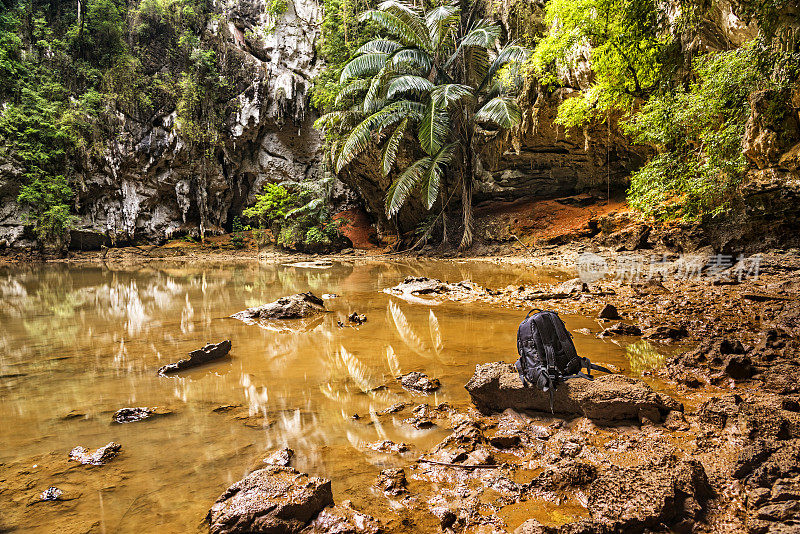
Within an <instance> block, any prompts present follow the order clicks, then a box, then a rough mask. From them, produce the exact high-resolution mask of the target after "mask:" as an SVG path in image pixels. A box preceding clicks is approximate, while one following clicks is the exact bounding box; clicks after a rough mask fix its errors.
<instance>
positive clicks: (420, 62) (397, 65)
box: [390, 48, 433, 77]
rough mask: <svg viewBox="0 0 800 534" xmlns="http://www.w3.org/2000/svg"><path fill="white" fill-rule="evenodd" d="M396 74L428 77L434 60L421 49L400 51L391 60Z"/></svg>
mask: <svg viewBox="0 0 800 534" xmlns="http://www.w3.org/2000/svg"><path fill="white" fill-rule="evenodd" d="M390 61H391V65H392V68H394V70H395V72H397V73H402V74H418V75H420V76H423V77H426V76H427V75H428V73H429V72H430V71H431V67H432V65H433V59H432V58H431V55H430V54H428V53H427V52H425V51H424V50H420V49H419V48H404V49H401V50H398V51H397V52H395V53H394V54H392V57H391V59H390Z"/></svg>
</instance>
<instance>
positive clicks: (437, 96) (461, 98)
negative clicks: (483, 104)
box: [431, 83, 475, 109]
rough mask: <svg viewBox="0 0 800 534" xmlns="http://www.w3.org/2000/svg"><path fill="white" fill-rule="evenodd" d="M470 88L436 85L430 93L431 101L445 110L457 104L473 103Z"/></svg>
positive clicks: (457, 84)
mask: <svg viewBox="0 0 800 534" xmlns="http://www.w3.org/2000/svg"><path fill="white" fill-rule="evenodd" d="M473 91H474V90H473V89H472V87H470V86H469V85H462V84H459V83H446V84H442V85H437V86H436V87H434V89H433V90H432V91H431V99H432V100H433V101H434V102H436V103H437V104H441V105H442V106H443V107H445V108H448V109H449V108H450V106H452V105H453V104H456V103H458V102H466V103H470V102H474V101H475V94H474V93H473Z"/></svg>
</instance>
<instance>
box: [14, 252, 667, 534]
mask: <svg viewBox="0 0 800 534" xmlns="http://www.w3.org/2000/svg"><path fill="white" fill-rule="evenodd" d="M410 275H414V276H430V277H436V278H440V279H442V280H444V281H451V282H455V281H459V280H463V279H471V280H473V281H475V282H476V283H478V284H481V285H485V286H490V287H504V286H506V285H509V284H514V285H522V284H532V283H536V282H545V283H552V282H556V281H559V280H563V279H565V278H567V277H568V275H567V274H566V273H558V272H553V271H532V270H530V269H529V268H524V267H514V266H503V267H498V266H496V265H492V264H488V263H487V264H483V263H453V262H410V261H391V262H370V261H361V262H341V263H335V264H334V265H333V266H331V267H330V268H326V269H308V268H302V267H298V266H282V265H276V264H268V263H256V262H253V263H241V264H232V265H226V264H208V265H203V264H170V263H153V264H148V265H147V266H145V267H137V268H120V269H116V270H111V269H103V268H98V267H66V266H62V265H55V266H35V267H20V268H5V269H0V375H2V376H4V377H9V378H3V379H2V380H0V419H1V420H2V421H3V422H4V426H5V429H4V432H2V433H0V462H3V461H11V462H14V461H18V460H20V459H27V458H32V457H34V456H35V455H37V454H44V453H50V452H53V451H55V452H57V453H59V454H60V453H63V454H66V452H68V451H69V450H70V449H71V448H72V447H74V446H76V445H85V446H89V447H92V448H96V447H98V446H101V445H104V444H105V443H107V442H108V441H111V440H114V441H117V442H119V443H122V445H123V450H124V454H123V456H122V457H121V459H120V460H119V462H120V463H119V464H118V465H119V466H120V468H121V469H124V472H125V476H124V477H123V478H120V480H119V481H117V482H116V483H115V484H114V488H113V490H109V491H104V492H102V493H99V494H98V495H89V494H88V493H87V494H86V495H84V497H82V498H81V499H80V500H79V501H80V502H79V503H78V504H76V506H78V511H77V512H76V514H77V515H76V517H77V516H80V514H86V516H87V517H95V516H96V514H97V510H98V509H100V507H101V503H100V501H99V499H100V497H99V495H102V510H103V514H104V521H105V524H109V525H112V526H113V525H116V524H120V525H121V526H120V527H119V531H123V532H141V531H158V532H185V531H187V530H190V529H194V528H195V527H196V520H197V518H198V517H201V516H202V515H203V513H204V512H205V510H206V508H207V506H208V504H209V503H210V502H212V501H213V499H214V498H215V497H216V496H217V495H218V493H219V492H220V491H221V490H222V489H224V488H225V487H226V486H227V485H228V484H230V483H232V482H233V481H234V480H236V479H238V478H240V477H241V476H242V475H243V474H244V473H245V472H246V471H247V470H248V469H249V468H251V467H252V466H253V465H254V464H256V463H257V462H258V461H260V460H259V459H260V458H262V457H263V456H264V454H265V453H266V451H269V450H270V449H273V448H276V447H283V446H289V447H292V448H293V449H295V451H296V456H295V458H296V464H297V466H298V468H300V469H303V470H307V471H309V472H312V473H314V474H318V475H323V476H328V477H331V478H332V479H333V481H334V491H335V492H337V499H338V498H339V496H340V495H339V494H343V495H345V497H344V498H350V499H353V500H355V501H358V499H368V498H369V497H368V493H367V492H364V491H363V488H364V487H365V486H366V485H369V484H370V483H371V482H372V479H373V478H374V476H375V474H376V473H377V470H378V469H379V468H380V467H381V466H385V465H387V464H391V463H392V462H400V461H402V459H400V458H398V457H396V456H387V455H385V454H379V453H376V452H375V451H374V450H372V444H374V443H375V442H376V441H381V440H386V439H389V440H393V441H396V442H406V443H409V444H411V445H412V446H414V445H416V446H417V447H418V448H427V447H428V446H430V445H432V444H433V443H435V442H436V441H438V440H439V439H441V438H442V437H443V435H444V433H445V431H444V430H443V429H440V428H436V427H434V428H432V429H425V430H418V429H415V428H413V427H412V426H410V425H408V424H405V423H403V418H404V417H407V415H406V416H404V417H399V416H398V417H393V416H389V417H386V416H379V415H378V414H379V413H380V412H381V411H382V410H384V409H385V408H387V407H389V406H391V405H393V404H395V403H397V402H400V401H408V400H411V399H414V400H416V401H417V402H427V403H429V404H438V403H440V402H445V401H446V402H448V403H450V404H452V405H456V406H458V405H463V404H466V403H467V400H468V399H467V394H466V392H465V390H464V389H463V385H464V383H465V382H466V381H467V380H468V378H469V377H470V376H471V374H472V372H473V370H474V368H475V365H476V364H478V363H483V362H486V361H497V360H506V361H513V359H515V358H516V342H515V339H516V329H517V325H518V324H519V321H520V320H521V317H522V316H523V315H524V313H520V312H519V311H517V310H511V309H496V308H490V307H488V306H486V305H480V304H461V303H443V304H441V305H439V306H436V307H435V308H432V307H430V306H427V305H424V306H422V305H417V304H413V303H409V302H406V301H403V300H400V299H398V298H396V297H393V296H390V295H387V294H384V293H382V292H381V290H382V289H384V288H386V287H390V286H394V285H395V284H397V283H398V282H399V281H401V280H402V279H403V278H405V277H406V276H410ZM309 290H310V291H313V292H314V293H316V294H317V295H321V294H323V293H336V294H338V295H340V297H339V298H336V299H332V300H327V301H326V303H325V304H326V306H327V307H329V308H330V310H331V313H328V314H325V315H323V316H322V317H318V318H316V319H315V320H314V321H312V322H310V323H308V324H304V326H303V328H299V329H297V328H295V329H291V328H276V329H268V328H259V327H257V326H251V325H247V324H244V323H242V322H240V321H237V320H234V319H229V318H228V317H229V316H230V315H232V314H233V313H236V312H238V311H241V310H243V309H245V308H248V307H252V306H257V305H260V304H264V303H266V302H271V301H273V300H275V299H277V298H279V297H281V296H284V295H287V294H291V293H296V292H302V291H309ZM356 311H357V312H358V313H363V314H366V315H367V317H368V321H367V322H366V323H364V324H363V325H361V326H359V327H357V328H338V327H337V321H342V322H345V320H346V319H345V318H346V317H347V315H349V314H350V313H353V312H356ZM566 319H567V323H568V325H569V327H570V328H571V329H576V328H581V327H586V326H592V325H593V323H592V321H591V320H590V319H584V318H580V317H572V318H569V317H568V318H566ZM223 339H231V340H232V342H233V348H232V350H231V353H230V355H229V357H227V358H225V359H223V360H220V361H219V362H215V363H213V364H210V365H207V366H204V367H200V368H197V369H193V370H190V371H186V372H182V373H180V374H178V375H174V376H171V377H169V378H167V377H159V376H158V375H157V374H156V370H157V369H158V368H159V367H161V366H162V365H164V364H166V363H169V362H173V361H176V360H178V359H180V358H182V357H184V356H185V355H186V353H188V352H189V351H191V350H194V349H196V348H198V347H201V346H203V345H205V343H207V342H218V341H221V340H223ZM576 343H578V344H579V346H578V348H579V351H581V352H582V353H585V354H586V355H587V356H589V357H590V358H591V359H592V360H593V361H596V362H598V363H601V364H602V363H615V364H618V365H622V364H623V363H624V362H626V357H629V358H631V359H630V367H631V368H632V369H633V370H634V372H639V369H640V367H639V365H640V364H639V363H634V362H635V361H644V360H645V359H646V358H645V357H644V356H642V357H640V356H636V358H639V359H638V360H635V359H634V357H633V356H631V355H638V354H639V353H641V354H645V353H646V351H644V349H631V350H630V351H626V350H624V349H622V348H620V347H618V346H616V345H614V344H612V343H607V342H603V341H601V340H598V339H596V338H593V337H591V338H590V337H588V336H587V337H586V339H579V340H577V339H576ZM637 351H638V352H637ZM646 354H650V353H646ZM648 357H650V358H651V359H652V358H654V356H648ZM642 365H644V364H642ZM641 368H643V367H641ZM410 371H423V372H425V373H427V374H428V375H430V376H433V377H436V378H439V379H440V381H441V383H442V388H441V389H440V390H439V391H438V392H436V393H435V394H433V395H430V396H421V395H419V396H417V395H412V394H411V393H409V392H406V391H404V390H402V389H400V388H399V387H398V386H397V382H396V380H395V378H396V377H398V376H400V375H401V374H404V373H408V372H410ZM11 377H13V378H11ZM125 406H162V407H166V408H169V409H171V410H173V411H174V412H175V414H174V415H172V416H170V417H163V418H158V419H155V420H153V421H145V422H142V423H134V424H130V425H115V426H111V425H110V424H109V422H110V414H112V413H113V412H114V411H116V410H118V409H119V408H122V407H125ZM72 410H76V411H79V412H81V413H83V414H85V416H84V417H81V418H79V419H68V420H66V419H63V416H64V415H65V414H66V413H67V412H70V411H72ZM356 414H357V415H358V416H359V417H358V418H354V415H356ZM52 482H53V483H57V482H58V480H57V479H54V480H53V481H52ZM44 489H46V488H32V489H31V491H33V490H44ZM143 495H144V496H143ZM4 508H5V507H4ZM176 510H178V511H179V512H176ZM126 514H127V515H126ZM52 519H53V518H47V517H41V518H32V519H29V521H34V524H33V528H35V527H36V523H35V521H42V523H41V525H43V526H42V528H46V527H45V526H44V525H47V521H48V520H52ZM122 519H124V521H122ZM4 526H5V525H4Z"/></svg>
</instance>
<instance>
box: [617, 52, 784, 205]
mask: <svg viewBox="0 0 800 534" xmlns="http://www.w3.org/2000/svg"><path fill="white" fill-rule="evenodd" d="M763 54H764V50H763V49H762V48H760V47H759V46H757V45H755V44H751V45H748V46H745V47H743V48H740V49H737V50H732V51H729V52H721V53H716V54H708V55H706V56H702V57H699V58H696V59H695V73H696V76H697V79H696V81H695V82H693V83H691V84H690V85H689V86H688V87H686V88H679V89H675V90H672V91H668V92H665V93H663V94H660V95H656V96H654V97H652V98H651V99H650V100H649V101H648V102H647V103H646V104H645V105H644V106H643V107H642V109H641V111H640V112H639V113H637V114H636V115H635V116H633V117H632V118H630V119H629V120H628V121H627V122H625V123H623V130H624V131H625V132H626V133H628V134H629V135H631V136H632V137H633V139H634V141H635V142H637V143H641V144H646V145H649V146H651V147H653V148H654V149H655V150H656V151H657V153H658V154H657V156H655V157H654V158H653V159H652V160H650V161H649V162H648V163H646V164H645V165H644V166H643V167H642V168H641V169H640V170H638V171H636V172H635V173H634V174H633V176H632V178H631V188H630V190H629V195H628V198H629V202H630V204H631V205H632V206H633V207H635V208H637V209H639V210H641V211H643V212H645V213H649V214H653V215H656V216H659V217H674V216H682V217H685V218H695V217H698V216H700V215H702V214H703V213H707V212H710V213H712V214H715V213H720V212H722V211H723V210H724V209H725V207H726V205H727V202H728V201H729V200H730V198H731V196H732V194H733V192H734V191H735V188H736V186H737V185H738V184H739V183H740V182H741V179H742V178H743V176H744V173H745V171H746V170H747V161H746V159H745V156H744V155H743V153H742V148H741V142H742V136H743V135H744V128H745V123H746V121H747V118H748V116H749V115H750V104H749V103H748V95H749V94H750V93H752V92H753V91H755V90H757V89H762V88H768V87H772V86H774V83H773V82H771V81H770V79H769V76H768V72H767V71H766V70H765V65H764V60H765V58H764V57H763Z"/></svg>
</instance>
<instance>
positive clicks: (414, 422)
mask: <svg viewBox="0 0 800 534" xmlns="http://www.w3.org/2000/svg"><path fill="white" fill-rule="evenodd" d="M403 424H404V425H411V426H413V427H414V428H416V429H417V430H424V429H426V428H433V427H435V426H436V423H434V422H433V421H431V420H430V419H429V418H428V417H422V416H418V415H416V416H414V417H409V418H407V419H403Z"/></svg>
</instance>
